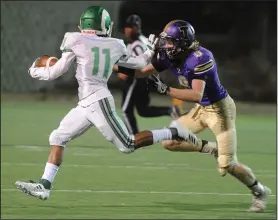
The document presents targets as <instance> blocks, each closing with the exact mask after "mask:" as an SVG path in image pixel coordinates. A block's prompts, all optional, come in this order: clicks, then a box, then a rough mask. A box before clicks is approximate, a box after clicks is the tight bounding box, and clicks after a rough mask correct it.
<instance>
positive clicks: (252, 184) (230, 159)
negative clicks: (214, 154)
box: [218, 155, 271, 212]
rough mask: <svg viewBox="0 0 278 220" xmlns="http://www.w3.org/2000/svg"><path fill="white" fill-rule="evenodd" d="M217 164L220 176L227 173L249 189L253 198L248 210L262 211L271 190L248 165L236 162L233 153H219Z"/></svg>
mask: <svg viewBox="0 0 278 220" xmlns="http://www.w3.org/2000/svg"><path fill="white" fill-rule="evenodd" d="M218 166H219V168H218V170H219V172H220V174H221V175H222V176H225V175H226V173H229V174H231V175H232V176H234V177H235V178H236V179H238V180H239V181H240V182H241V183H243V184H244V185H245V186H247V187H248V188H249V189H250V190H251V193H252V195H253V198H252V205H251V207H250V209H249V211H251V212H262V211H264V210H265V208H266V205H267V202H268V197H269V195H270V194H271V190H270V189H269V188H268V187H266V186H264V185H262V184H261V183H260V182H259V181H258V180H257V179H256V177H255V175H254V173H253V172H252V170H251V169H250V168H249V167H247V166H245V165H243V164H241V163H238V162H237V160H235V157H234V156H233V155H219V157H218Z"/></svg>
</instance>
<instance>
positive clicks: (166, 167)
mask: <svg viewBox="0 0 278 220" xmlns="http://www.w3.org/2000/svg"><path fill="white" fill-rule="evenodd" d="M1 165H2V166H36V167H39V166H44V164H37V163H11V162H2V163H1ZM63 167H82V168H98V167H106V168H112V169H123V168H124V169H152V170H177V169H179V170H194V171H202V172H208V171H209V172H217V170H216V169H203V168H195V167H190V166H184V167H178V166H177V167H174V166H170V167H169V166H167V164H164V166H144V165H142V166H139V165H138V166H126V165H106V164H94V165H86V164H64V165H63ZM256 173H260V174H256V176H260V177H269V178H276V175H275V171H272V172H271V173H272V174H270V171H263V170H261V171H257V172H256Z"/></svg>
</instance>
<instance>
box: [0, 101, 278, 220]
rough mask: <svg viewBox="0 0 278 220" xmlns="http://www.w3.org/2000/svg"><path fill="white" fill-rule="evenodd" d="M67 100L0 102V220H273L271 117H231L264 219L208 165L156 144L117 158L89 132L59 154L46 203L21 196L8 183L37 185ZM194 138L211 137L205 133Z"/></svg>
mask: <svg viewBox="0 0 278 220" xmlns="http://www.w3.org/2000/svg"><path fill="white" fill-rule="evenodd" d="M74 106H75V105H74V103H71V102H48V101H46V102H33V101H22V102H16V101H2V104H1V209H2V210H1V215H2V216H1V219H2V218H20V219H24V218H29V219H30V218H37V219H42V218H44V219H45V218H68V219H69V218H71V219H73V218H74V219H82V218H97V219H100V218H106V219H108V218H109V219H112V218H117V219H127V218H129V219H131V218H137V219H138V218H140V219H146V218H148V219H151V218H153V219H154V218H155V219H167V218H168V219H170V218H172V219H190V218H191V219H193V218H194V219H205V218H210V219H212V218H213V219H216V218H220V219H225V218H226V219H243V218H249V219H275V217H276V119H275V116H265V115H252V116H250V115H239V116H238V120H237V131H238V157H239V160H240V161H242V162H244V163H246V164H247V165H248V166H250V167H251V168H252V169H253V171H254V172H255V173H256V174H257V177H258V179H259V180H261V181H262V182H263V183H265V184H266V185H267V186H269V187H270V188H271V189H272V191H273V196H272V197H271V198H270V201H269V206H268V208H267V210H266V211H265V213H255V214H254V213H247V212H246V209H247V208H248V207H249V206H250V204H251V196H250V193H249V191H248V190H247V189H246V188H245V187H244V186H243V185H241V184H240V183H239V182H238V181H237V180H235V179H234V178H233V177H231V176H229V175H228V176H226V177H224V178H223V177H220V176H219V175H218V173H217V169H216V163H215V159H214V158H213V157H212V156H208V155H203V154H200V153H173V152H169V151H166V150H164V149H163V148H162V147H161V146H160V145H158V144H157V145H154V146H151V147H149V148H144V149H142V150H138V151H137V152H135V153H134V154H130V155H125V154H122V153H120V152H118V151H117V150H116V148H115V147H114V146H113V145H112V144H111V143H109V142H107V141H106V140H105V139H104V138H103V137H102V136H101V135H100V133H99V132H98V131H97V130H94V129H91V130H89V131H88V132H87V133H86V134H85V135H84V136H82V137H80V138H78V139H75V140H74V141H72V142H71V143H70V144H68V146H67V148H66V155H65V159H64V164H63V166H62V167H61V168H60V171H59V173H58V175H57V177H56V180H55V183H54V188H53V191H52V194H51V197H50V199H49V200H47V201H41V200H38V199H36V198H33V197H30V196H26V195H25V194H23V193H21V192H19V191H17V189H16V188H15V185H14V183H15V181H16V180H25V181H28V180H38V179H39V178H40V177H41V175H42V172H43V169H44V165H45V162H46V160H47V156H48V151H49V147H48V136H49V134H50V132H51V131H52V130H53V129H54V128H56V127H57V126H58V123H59V122H60V120H61V119H62V117H63V116H64V115H65V114H66V113H67V112H68V110H69V109H70V108H72V107H74ZM169 122H170V118H168V117H162V118H152V119H146V118H139V124H140V128H141V129H152V128H162V127H164V126H167V125H168V124H169ZM200 136H201V137H206V138H209V139H211V140H212V139H213V135H212V134H211V133H210V132H208V131H206V132H203V133H202V134H200Z"/></svg>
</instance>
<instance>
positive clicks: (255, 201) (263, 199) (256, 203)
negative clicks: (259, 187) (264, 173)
mask: <svg viewBox="0 0 278 220" xmlns="http://www.w3.org/2000/svg"><path fill="white" fill-rule="evenodd" d="M270 195H271V190H270V189H269V188H268V187H266V186H264V192H263V193H262V194H260V195H255V194H253V198H252V205H251V207H250V208H249V209H248V211H249V212H263V211H264V210H265V208H266V205H267V201H268V198H269V196H270Z"/></svg>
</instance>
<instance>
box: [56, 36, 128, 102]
mask: <svg viewBox="0 0 278 220" xmlns="http://www.w3.org/2000/svg"><path fill="white" fill-rule="evenodd" d="M60 49H61V50H62V51H63V52H67V51H70V52H73V53H74V54H75V57H76V61H75V62H76V64H77V68H76V74H75V77H76V79H77V81H78V85H79V88H78V96H79V100H83V99H85V98H86V97H88V96H89V95H91V94H95V96H96V97H94V99H102V98H105V97H107V96H110V95H111V93H110V91H109V90H108V88H107V81H108V79H109V78H110V76H111V74H112V68H113V66H114V64H115V63H117V61H118V60H119V59H120V58H121V57H122V56H124V55H126V54H127V52H126V48H125V46H124V43H123V41H122V40H119V39H116V38H105V37H98V36H96V35H84V34H81V33H67V34H66V35H65V38H64V42H63V43H62V45H61V48H60Z"/></svg>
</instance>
